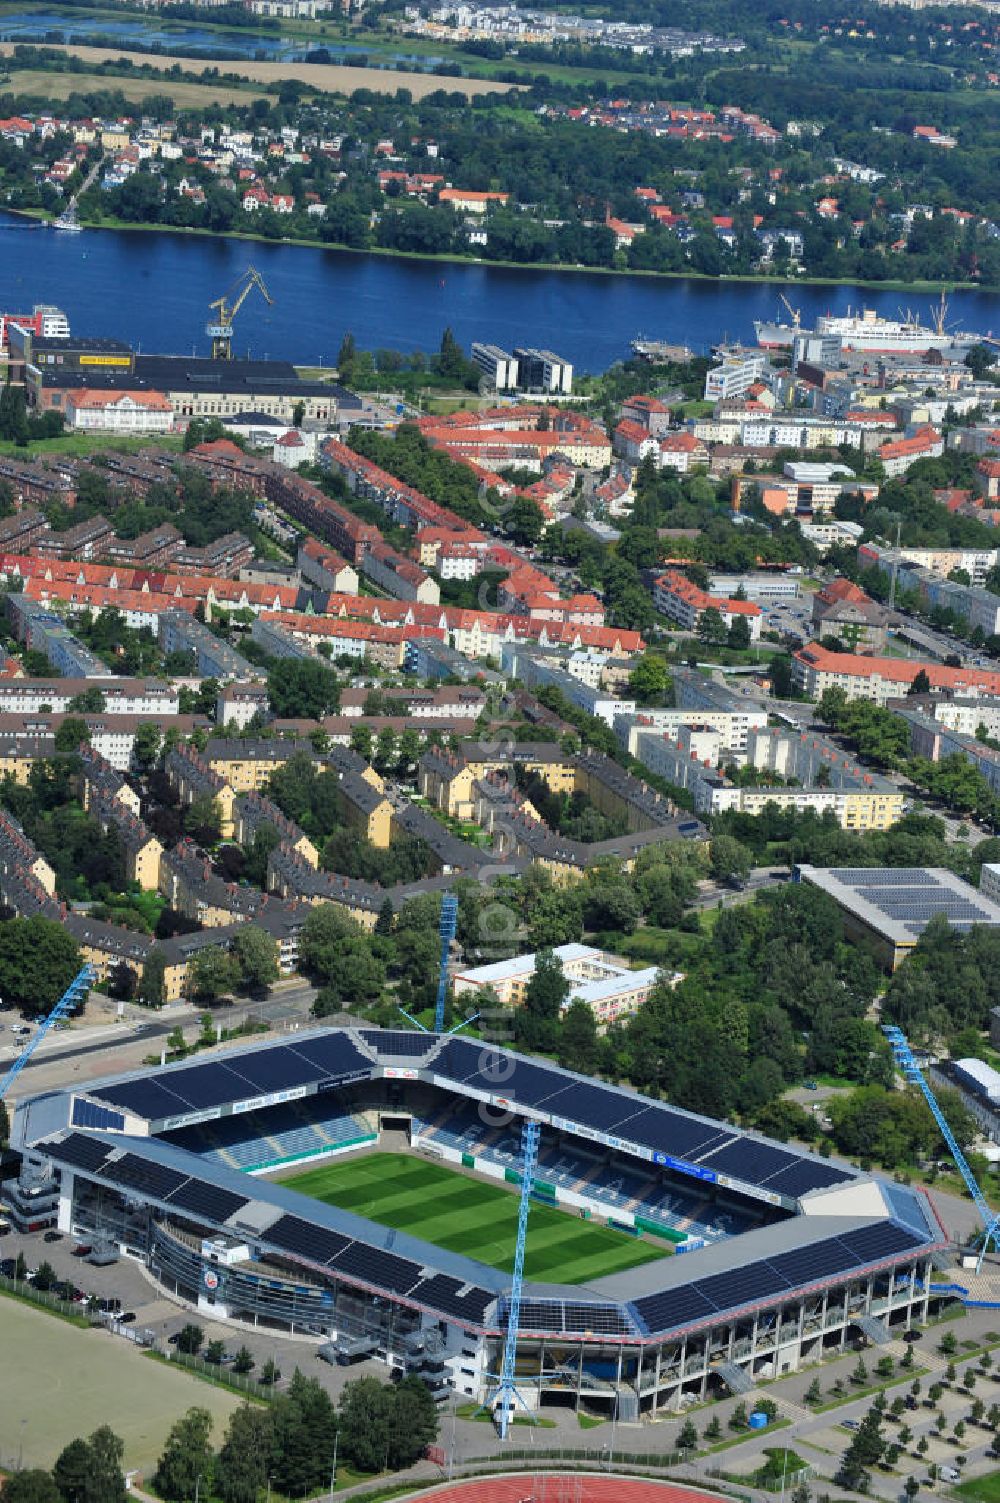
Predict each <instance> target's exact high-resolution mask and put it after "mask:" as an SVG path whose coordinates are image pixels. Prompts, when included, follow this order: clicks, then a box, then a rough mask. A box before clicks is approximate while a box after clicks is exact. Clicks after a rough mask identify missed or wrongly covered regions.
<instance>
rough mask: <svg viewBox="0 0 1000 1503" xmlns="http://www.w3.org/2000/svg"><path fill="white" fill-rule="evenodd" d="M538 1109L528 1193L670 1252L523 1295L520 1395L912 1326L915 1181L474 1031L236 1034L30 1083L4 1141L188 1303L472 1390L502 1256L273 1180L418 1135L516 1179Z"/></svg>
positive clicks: (483, 1355)
mask: <svg viewBox="0 0 1000 1503" xmlns="http://www.w3.org/2000/svg"><path fill="white" fill-rule="evenodd" d="M529 1116H530V1117H533V1118H535V1119H536V1120H538V1121H539V1122H540V1123H541V1124H542V1139H541V1143H542V1147H541V1154H540V1159H539V1168H538V1172H537V1177H536V1180H535V1185H534V1193H535V1195H536V1196H537V1197H538V1198H539V1199H540V1200H541V1201H543V1202H545V1203H547V1204H549V1205H553V1204H555V1205H557V1206H560V1207H561V1208H562V1209H564V1210H565V1211H566V1212H567V1213H569V1214H575V1215H578V1216H583V1217H588V1218H592V1219H593V1220H594V1221H596V1222H607V1223H610V1224H612V1225H614V1226H617V1227H619V1228H624V1229H627V1230H629V1231H630V1232H631V1233H632V1234H633V1235H638V1234H644V1235H646V1236H648V1237H650V1238H654V1239H658V1240H659V1242H660V1244H661V1245H662V1247H663V1249H664V1252H665V1253H666V1252H668V1251H672V1252H673V1254H674V1255H673V1256H664V1257H661V1258H658V1259H655V1260H654V1261H651V1262H648V1263H646V1264H644V1265H643V1266H642V1267H639V1268H632V1269H630V1270H629V1271H628V1272H626V1273H621V1272H619V1273H609V1274H608V1275H607V1276H604V1277H599V1278H595V1279H592V1280H590V1281H589V1282H588V1283H587V1284H585V1285H568V1284H560V1283H558V1282H553V1283H544V1284H543V1283H528V1284H526V1285H525V1289H524V1297H523V1301H522V1305H521V1317H520V1340H519V1346H518V1372H519V1379H520V1382H521V1384H522V1388H523V1392H524V1393H525V1395H526V1397H527V1398H528V1401H529V1402H540V1403H542V1404H562V1405H574V1406H577V1407H578V1406H580V1405H583V1404H585V1405H586V1406H587V1407H588V1408H589V1409H593V1410H596V1411H597V1412H601V1411H602V1409H603V1410H604V1411H605V1412H609V1413H610V1412H613V1411H614V1412H617V1413H618V1415H619V1417H620V1418H636V1417H638V1416H640V1415H642V1414H647V1413H650V1412H653V1411H656V1410H659V1409H663V1408H673V1407H676V1406H677V1405H678V1404H680V1403H681V1401H682V1400H683V1399H684V1398H685V1396H687V1395H691V1396H693V1397H707V1396H709V1395H711V1394H714V1393H719V1392H722V1391H723V1389H726V1388H728V1389H730V1390H733V1391H737V1392H738V1391H742V1390H743V1389H746V1388H749V1387H750V1386H751V1385H752V1384H753V1383H754V1382H756V1381H758V1380H760V1379H763V1378H768V1377H772V1376H775V1375H777V1374H780V1373H784V1372H787V1371H792V1370H794V1369H797V1368H798V1367H800V1366H801V1365H803V1364H804V1363H808V1362H811V1361H815V1360H817V1359H818V1358H819V1357H820V1356H822V1355H823V1354H825V1353H830V1352H834V1351H839V1350H841V1349H843V1348H844V1347H845V1346H846V1345H848V1344H850V1343H853V1342H855V1341H857V1340H858V1339H859V1338H861V1337H868V1338H870V1339H874V1340H879V1339H885V1337H886V1332H887V1331H889V1332H896V1333H898V1332H901V1331H902V1330H904V1329H908V1328H909V1327H911V1326H912V1325H915V1324H918V1323H919V1322H921V1321H923V1320H924V1319H926V1317H927V1314H928V1306H929V1301H930V1299H931V1298H932V1294H931V1289H930V1273H931V1269H932V1264H933V1259H934V1256H935V1254H936V1253H941V1252H942V1251H943V1250H944V1249H945V1248H946V1246H947V1243H948V1238H947V1235H946V1233H945V1231H944V1229H943V1227H942V1225H941V1223H940V1222H939V1220H938V1219H937V1216H936V1214H935V1212H934V1209H933V1206H932V1204H931V1202H930V1200H929V1199H928V1197H927V1196H926V1195H925V1194H923V1193H922V1192H918V1191H915V1190H912V1189H910V1188H908V1187H905V1186H901V1185H896V1184H890V1183H888V1182H884V1181H882V1180H879V1179H877V1178H875V1177H873V1176H871V1175H868V1174H863V1173H860V1172H858V1171H856V1170H852V1169H851V1168H849V1167H845V1166H843V1165H840V1164H836V1163H832V1162H830V1161H829V1160H825V1159H823V1158H821V1157H819V1156H817V1155H814V1154H810V1153H805V1152H800V1151H798V1150H796V1149H793V1148H790V1147H788V1146H787V1145H784V1144H781V1143H776V1142H771V1141H769V1140H767V1139H765V1138H762V1137H760V1136H758V1135H756V1134H752V1133H748V1132H744V1131H741V1130H739V1129H737V1128H734V1127H732V1126H730V1125H729V1124H726V1123H722V1122H716V1121H712V1120H710V1119H708V1118H704V1117H699V1116H696V1115H694V1114H692V1113H689V1112H684V1111H680V1110H678V1109H677V1108H675V1107H672V1106H669V1105H667V1104H665V1103H663V1102H659V1101H654V1100H651V1099H648V1098H646V1097H643V1096H640V1095H637V1094H636V1093H634V1092H632V1091H628V1090H623V1089H620V1088H618V1087H615V1086H611V1085H606V1084H603V1083H599V1082H596V1081H593V1080H590V1079H587V1078H584V1077H581V1076H577V1075H574V1074H572V1073H570V1072H568V1071H565V1070H562V1069H560V1068H558V1067H557V1066H555V1065H552V1064H549V1063H548V1062H544V1061H541V1060H537V1059H529V1058H526V1057H524V1056H521V1055H517V1054H515V1053H512V1052H510V1051H508V1050H504V1049H500V1048H496V1047H493V1046H490V1045H485V1044H481V1043H477V1042H473V1041H470V1040H466V1039H459V1038H451V1037H444V1036H440V1037H439V1036H436V1035H433V1034H424V1033H417V1032H412V1033H404V1032H392V1031H382V1030H372V1029H319V1030H316V1031H310V1032H307V1033H303V1034H300V1035H296V1036H294V1037H293V1038H292V1039H289V1040H284V1041H281V1042H268V1043H264V1044H256V1045H250V1046H247V1047H240V1048H236V1049H233V1050H231V1051H229V1052H227V1053H226V1054H225V1055H224V1056H218V1057H214V1058H213V1059H211V1060H210V1061H206V1062H203V1063H193V1064H178V1065H173V1066H167V1067H164V1068H161V1069H158V1070H153V1071H145V1072H143V1073H141V1074H131V1075H121V1076H118V1077H115V1078H113V1079H108V1080H104V1081H99V1082H95V1083H91V1084H88V1085H86V1086H81V1087H78V1088H70V1089H67V1090H65V1091H62V1092H51V1093H46V1094H43V1095H39V1096H35V1097H30V1098H26V1099H24V1100H23V1101H22V1102H21V1103H20V1104H19V1108H18V1112H17V1115H16V1118H15V1123H14V1143H15V1146H17V1147H19V1148H20V1149H21V1151H22V1154H23V1166H22V1186H21V1189H22V1192H23V1198H25V1199H30V1198H31V1196H32V1195H33V1194H34V1195H36V1196H38V1195H43V1196H44V1193H45V1192H46V1191H47V1192H48V1193H49V1194H50V1196H51V1202H50V1203H51V1204H52V1205H53V1207H54V1213H53V1214H54V1215H55V1216H56V1217H57V1221H58V1225H59V1227H60V1229H61V1230H63V1231H65V1232H68V1233H73V1234H75V1235H78V1236H80V1237H82V1238H86V1239H87V1240H88V1241H98V1240H99V1241H103V1242H107V1243H110V1244H113V1245H114V1246H116V1247H117V1248H118V1249H119V1250H120V1251H121V1252H122V1253H124V1254H125V1255H127V1256H130V1257H133V1258H136V1259H138V1260H140V1261H141V1262H142V1263H143V1264H144V1265H145V1266H146V1267H147V1269H148V1270H149V1273H150V1275H151V1276H152V1278H153V1279H154V1280H155V1281H156V1282H157V1283H158V1284H159V1285H160V1286H161V1287H162V1288H163V1289H165V1290H166V1291H167V1292H168V1293H170V1294H173V1295H175V1296H177V1297H178V1298H179V1299H180V1300H183V1301H185V1302H187V1303H189V1304H192V1305H195V1306H197V1307H198V1308H199V1309H200V1310H201V1311H203V1312H204V1313H205V1315H206V1316H211V1317H213V1318H221V1319H231V1320H234V1321H237V1322H248V1323H250V1324H253V1325H258V1326H261V1327H271V1328H273V1329H280V1330H285V1331H289V1330H292V1331H297V1332H300V1333H303V1334H307V1335H309V1336H313V1337H315V1338H317V1339H318V1340H323V1341H326V1342H332V1343H334V1345H335V1347H336V1349H337V1351H338V1352H339V1353H340V1354H341V1355H342V1356H343V1357H344V1358H345V1359H347V1358H353V1357H357V1356H365V1355H372V1356H376V1357H380V1358H382V1359H383V1360H384V1361H386V1362H387V1363H389V1364H390V1365H391V1366H392V1367H393V1368H395V1369H402V1370H405V1371H407V1372H417V1373H420V1374H421V1375H422V1376H423V1377H424V1378H425V1379H426V1380H427V1381H428V1382H429V1383H430V1385H431V1387H432V1388H433V1389H434V1390H435V1391H436V1392H437V1393H438V1394H439V1395H440V1396H441V1397H444V1396H446V1395H447V1394H448V1393H449V1392H451V1391H457V1392H458V1393H460V1394H462V1395H466V1396H469V1397H471V1398H475V1399H481V1398H483V1397H484V1396H485V1395H486V1394H487V1392H488V1390H489V1387H490V1381H489V1374H491V1373H496V1372H497V1371H498V1369H499V1363H500V1349H501V1346H502V1338H503V1331H504V1328H505V1322H506V1316H507V1300H508V1296H509V1288H510V1276H509V1274H506V1273H504V1272H503V1271H501V1270H499V1269H496V1268H492V1267H488V1266H486V1265H485V1264H482V1263H479V1262H476V1261H473V1260H472V1259H470V1258H467V1257H465V1256H462V1255H460V1254H458V1253H454V1252H449V1251H445V1250H443V1249H441V1248H438V1247H436V1246H434V1245H432V1244H431V1243H429V1242H424V1241H421V1240H418V1239H417V1238H415V1237H413V1236H410V1235H408V1234H406V1233H403V1232H399V1231H393V1230H389V1229H387V1228H386V1227H384V1226H381V1225H378V1224H376V1223H375V1222H372V1221H368V1220H365V1219H363V1218H362V1217H360V1216H358V1215H356V1214H354V1213H353V1212H351V1211H349V1210H344V1209H342V1208H339V1207H336V1206H332V1205H327V1204H323V1203H321V1202H319V1201H316V1200H312V1199H309V1198H307V1197H305V1196H304V1195H302V1194H300V1193H298V1192H296V1191H295V1190H293V1189H291V1188H290V1187H288V1186H287V1185H283V1184H282V1183H281V1182H280V1179H279V1180H275V1179H273V1178H270V1177H268V1176H270V1175H271V1174H273V1173H274V1172H275V1171H280V1170H284V1169H286V1168H287V1167H288V1166H290V1165H292V1164H297V1165H302V1164H308V1165H312V1164H314V1163H316V1162H322V1161H323V1160H325V1159H329V1158H332V1157H333V1156H334V1155H337V1154H344V1153H356V1152H358V1151H361V1150H363V1149H365V1148H366V1147H369V1146H377V1145H378V1144H380V1143H381V1144H383V1145H388V1146H392V1147H394V1148H397V1147H399V1146H401V1145H402V1144H403V1143H404V1142H408V1143H409V1145H410V1146H411V1148H412V1150H413V1151H415V1152H418V1153H421V1154H424V1155H429V1156H433V1157H434V1158H436V1159H438V1160H440V1161H442V1162H444V1163H451V1164H453V1165H455V1166H456V1167H461V1168H464V1169H466V1170H468V1171H472V1172H474V1173H478V1174H482V1175H485V1176H488V1177H490V1178H492V1179H494V1180H498V1181H507V1182H508V1183H517V1181H518V1173H517V1162H518V1138H519V1133H520V1124H521V1120H522V1119H523V1118H525V1117H529ZM512 1251H513V1249H512Z"/></svg>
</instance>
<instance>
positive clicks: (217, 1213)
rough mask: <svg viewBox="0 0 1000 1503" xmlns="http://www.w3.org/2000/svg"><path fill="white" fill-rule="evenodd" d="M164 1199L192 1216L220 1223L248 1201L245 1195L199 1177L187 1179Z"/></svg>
mask: <svg viewBox="0 0 1000 1503" xmlns="http://www.w3.org/2000/svg"><path fill="white" fill-rule="evenodd" d="M166 1201H167V1204H168V1205H171V1206H177V1207H178V1208H179V1209H180V1210H184V1211H189V1212H190V1213H191V1215H192V1216H195V1217H202V1216H203V1217H204V1218H205V1219H206V1220H207V1221H215V1222H220V1223H221V1222H223V1221H227V1220H228V1219H229V1217H230V1216H232V1214H233V1212H234V1211H239V1210H241V1209H242V1207H243V1206H245V1205H246V1204H247V1203H248V1201H247V1197H246V1196H245V1195H234V1194H233V1193H232V1191H230V1190H220V1189H219V1188H218V1187H217V1186H216V1185H208V1184H205V1182H204V1181H203V1180H199V1179H189V1180H188V1181H187V1183H186V1184H183V1185H181V1187H180V1189H179V1190H173V1191H172V1192H171V1193H170V1194H169V1195H168V1196H167V1197H166Z"/></svg>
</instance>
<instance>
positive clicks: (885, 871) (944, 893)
mask: <svg viewBox="0 0 1000 1503" xmlns="http://www.w3.org/2000/svg"><path fill="white" fill-rule="evenodd" d="M795 881H797V882H809V883H811V884H812V886H813V887H818V888H819V889H820V891H821V892H825V893H826V894H827V895H828V896H829V897H831V898H833V900H834V902H835V903H836V904H837V906H838V907H839V908H840V910H841V912H842V913H843V915H844V931H845V933H846V934H847V936H848V938H849V939H854V940H859V941H860V942H861V943H863V944H865V945H866V946H867V947H868V948H869V949H870V950H871V951H872V954H873V955H874V957H875V959H876V960H877V961H878V963H879V964H880V965H881V966H882V967H883V968H884V969H885V970H887V971H894V970H895V969H896V968H897V966H898V965H900V963H901V962H902V961H903V960H905V959H906V957H907V955H909V953H910V952H911V950H913V949H914V948H915V946H916V945H917V942H918V941H919V939H920V936H921V935H922V934H923V932H924V930H925V929H926V928H927V925H928V924H929V923H930V921H931V919H933V918H936V917H937V916H938V915H939V914H942V915H943V916H944V917H945V918H946V919H947V920H948V923H949V925H950V927H951V928H952V929H957V930H968V929H971V928H972V927H973V925H975V924H986V925H989V926H990V927H991V928H995V927H996V925H998V924H1000V904H998V903H996V902H994V901H993V900H992V899H990V898H988V897H985V896H984V895H983V893H982V892H978V891H977V890H976V889H975V888H974V887H970V886H969V884H968V882H963V881H962V878H961V877H957V876H956V875H955V873H954V872H950V871H947V870H946V869H945V868H944V867H937V866H935V867H922V866H914V867H910V866H901V867H832V866H798V867H796V869H795Z"/></svg>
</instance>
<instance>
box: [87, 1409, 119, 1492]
mask: <svg viewBox="0 0 1000 1503" xmlns="http://www.w3.org/2000/svg"><path fill="white" fill-rule="evenodd" d="M87 1449H88V1451H89V1452H90V1473H89V1477H88V1480H87V1494H86V1503H126V1498H127V1493H126V1491H125V1473H124V1471H123V1469H122V1462H123V1460H124V1457H125V1442H124V1441H123V1440H122V1439H121V1437H120V1436H118V1435H116V1434H115V1432H114V1431H113V1430H112V1429H111V1428H110V1427H109V1426H108V1425H100V1426H99V1427H98V1428H97V1429H96V1430H95V1431H94V1433H93V1434H92V1435H91V1436H90V1438H89V1439H88V1441H87Z"/></svg>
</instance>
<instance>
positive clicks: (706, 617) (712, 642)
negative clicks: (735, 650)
mask: <svg viewBox="0 0 1000 1503" xmlns="http://www.w3.org/2000/svg"><path fill="white" fill-rule="evenodd" d="M728 635H729V634H728V632H727V630H726V623H725V622H724V621H723V619H722V613H721V611H720V610H719V609H718V607H717V606H714V605H710V606H707V607H706V609H705V610H703V611H702V612H701V613H700V615H699V617H698V640H699V642H704V644H705V646H706V647H720V646H721V645H722V644H723V643H724V642H725V641H726V640H727V638H728Z"/></svg>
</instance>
